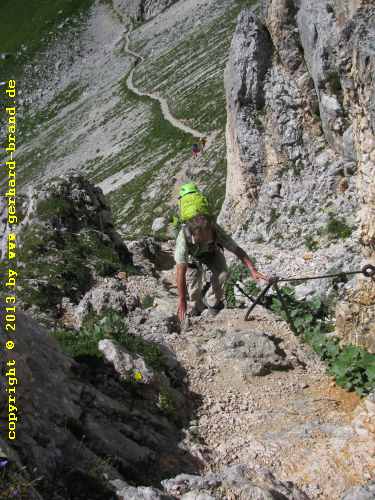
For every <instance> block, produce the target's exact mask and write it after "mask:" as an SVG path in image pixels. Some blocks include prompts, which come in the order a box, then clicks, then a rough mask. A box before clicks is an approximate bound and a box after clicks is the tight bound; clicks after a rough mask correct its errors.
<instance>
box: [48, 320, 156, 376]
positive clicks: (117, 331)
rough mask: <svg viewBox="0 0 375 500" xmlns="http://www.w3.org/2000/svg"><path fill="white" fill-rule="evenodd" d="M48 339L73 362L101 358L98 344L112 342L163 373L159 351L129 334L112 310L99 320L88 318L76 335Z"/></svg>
mask: <svg viewBox="0 0 375 500" xmlns="http://www.w3.org/2000/svg"><path fill="white" fill-rule="evenodd" d="M51 335H52V336H53V337H55V338H56V339H57V340H58V342H59V343H60V345H61V347H62V349H63V350H64V352H65V353H66V354H68V355H69V356H72V357H73V358H79V357H80V356H95V357H102V353H101V352H100V351H99V350H98V343H99V342H100V340H103V339H112V340H115V341H116V342H119V343H120V344H121V345H122V346H124V347H125V348H126V349H127V350H128V351H129V352H131V353H134V354H138V355H140V356H142V357H143V358H144V360H145V362H146V364H147V365H148V366H150V367H152V368H154V369H155V370H162V369H163V368H164V366H165V365H164V360H163V354H162V352H161V350H160V348H159V347H158V346H157V345H154V344H150V343H148V342H146V341H145V340H143V339H142V337H139V336H135V335H131V334H129V333H128V326H127V321H126V319H125V318H124V317H122V316H121V315H120V314H119V313H117V312H115V311H113V310H109V311H107V312H106V313H105V314H103V315H101V316H100V317H99V316H97V315H91V317H90V318H88V319H87V320H86V321H85V322H84V324H83V326H82V328H81V329H80V330H79V331H78V332H77V331H70V330H59V331H55V332H53V333H52V334H51Z"/></svg>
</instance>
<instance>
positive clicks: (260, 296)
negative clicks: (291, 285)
mask: <svg viewBox="0 0 375 500" xmlns="http://www.w3.org/2000/svg"><path fill="white" fill-rule="evenodd" d="M273 284H274V283H273V282H271V283H269V284H268V285H267V286H266V287H265V288H264V290H263V291H262V292H261V293H260V294H259V295H258V297H257V298H256V299H255V301H254V302H253V303H252V304H251V306H250V308H249V309H248V310H247V313H246V315H245V321H249V317H250V313H251V311H252V310H253V309H254V307H255V306H257V305H258V304H259V303H260V301H261V300H262V298H263V297H264V296H265V295H266V293H267V292H268V290H269V289H270V288H271V286H273Z"/></svg>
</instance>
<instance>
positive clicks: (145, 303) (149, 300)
mask: <svg viewBox="0 0 375 500" xmlns="http://www.w3.org/2000/svg"><path fill="white" fill-rule="evenodd" d="M154 301H155V298H154V297H152V296H151V295H146V296H145V297H144V299H143V300H142V308H143V309H150V307H153V305H154Z"/></svg>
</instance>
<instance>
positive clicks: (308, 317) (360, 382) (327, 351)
mask: <svg viewBox="0 0 375 500" xmlns="http://www.w3.org/2000/svg"><path fill="white" fill-rule="evenodd" d="M281 293H282V295H283V299H284V302H285V303H286V304H287V307H288V309H289V313H290V316H291V317H292V321H293V324H294V328H295V334H296V335H300V336H301V338H302V340H303V341H304V342H306V343H308V344H309V345H310V346H311V347H312V348H313V350H314V351H315V352H316V353H317V354H318V355H319V356H320V358H321V359H322V360H323V361H325V362H326V364H327V370H328V372H329V373H330V374H331V375H333V376H334V377H335V380H336V383H337V384H338V385H339V386H341V387H343V388H345V389H347V390H349V391H353V390H355V391H356V392H357V393H358V394H359V395H361V396H362V395H364V394H368V393H369V392H370V391H371V390H372V389H373V388H374V387H375V354H371V353H369V352H367V351H366V350H365V349H363V348H362V347H357V346H354V345H344V346H340V344H339V342H340V341H339V338H338V337H334V336H331V335H327V333H329V332H331V331H332V324H331V323H330V322H329V310H328V307H327V306H326V305H325V304H324V303H323V302H322V301H321V300H320V299H319V298H317V297H315V298H313V299H311V300H304V301H297V300H296V299H295V296H294V290H293V289H292V288H290V287H283V288H282V289H281ZM268 300H270V299H268ZM271 301H272V302H271V309H272V310H273V311H274V312H275V313H276V314H278V315H279V316H281V317H282V318H283V319H285V320H286V319H287V318H286V314H285V312H284V309H283V307H282V304H281V302H280V300H279V298H278V297H277V296H276V295H273V296H272V299H271Z"/></svg>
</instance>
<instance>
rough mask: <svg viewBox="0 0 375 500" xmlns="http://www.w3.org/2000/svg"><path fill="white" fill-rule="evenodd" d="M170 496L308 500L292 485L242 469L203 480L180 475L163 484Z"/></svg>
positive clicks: (229, 469)
mask: <svg viewBox="0 0 375 500" xmlns="http://www.w3.org/2000/svg"><path fill="white" fill-rule="evenodd" d="M162 483H163V486H164V488H165V489H166V490H167V492H168V493H170V494H174V495H176V494H178V495H182V496H181V497H180V498H182V499H184V500H195V499H197V500H211V499H212V500H214V499H215V498H223V496H222V495H224V498H225V497H226V495H228V498H230V497H233V498H249V499H250V498H259V499H261V498H264V499H266V498H267V499H275V500H276V499H280V500H282V499H285V500H286V499H290V500H292V499H293V500H308V497H307V496H306V495H305V494H304V493H302V492H301V491H300V490H299V489H298V488H296V487H295V486H294V485H293V484H292V483H290V482H289V483H283V482H280V481H278V480H277V479H276V478H275V477H274V476H273V475H272V474H271V473H270V472H268V471H267V470H257V471H255V470H252V469H251V467H248V466H245V465H234V466H231V467H226V468H225V469H224V470H223V471H222V472H220V473H216V474H215V473H211V474H207V475H206V476H203V477H200V476H189V475H187V474H181V475H180V476H177V477H176V478H175V479H170V480H166V481H163V482H162Z"/></svg>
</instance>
